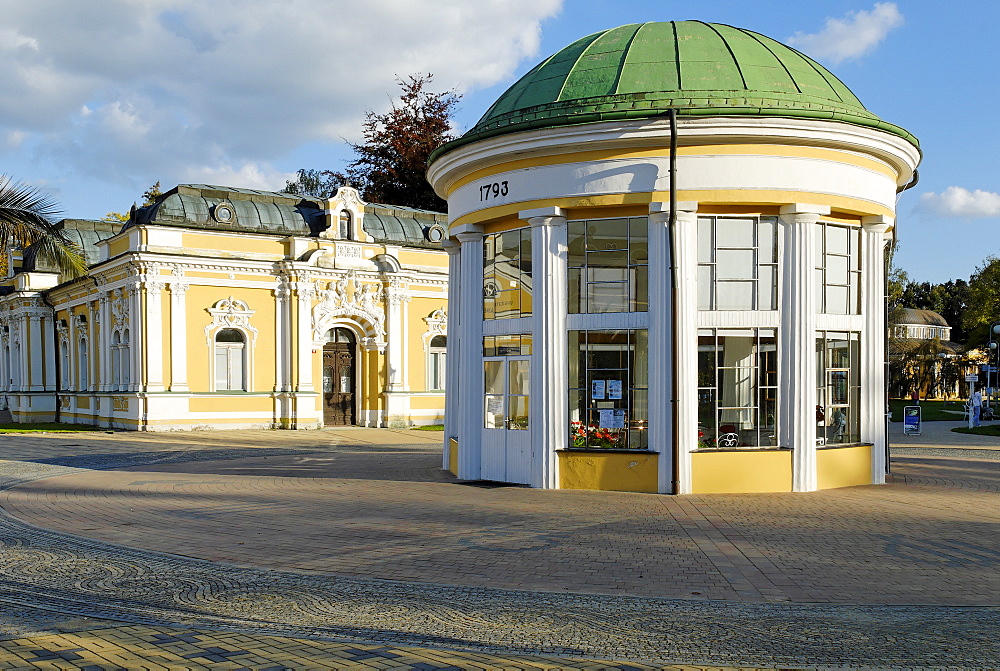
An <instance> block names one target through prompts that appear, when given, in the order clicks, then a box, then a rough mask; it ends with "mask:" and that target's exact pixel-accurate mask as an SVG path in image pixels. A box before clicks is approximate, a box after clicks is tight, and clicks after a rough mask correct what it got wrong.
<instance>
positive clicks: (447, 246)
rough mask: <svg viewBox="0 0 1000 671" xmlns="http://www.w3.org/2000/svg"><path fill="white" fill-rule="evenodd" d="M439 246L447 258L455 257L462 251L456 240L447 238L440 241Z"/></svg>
mask: <svg viewBox="0 0 1000 671" xmlns="http://www.w3.org/2000/svg"><path fill="white" fill-rule="evenodd" d="M441 246H442V247H444V250H445V251H446V252H448V256H456V255H458V253H459V252H461V251H462V245H461V243H460V242H459V241H458V240H455V239H453V238H447V239H445V240H442V241H441Z"/></svg>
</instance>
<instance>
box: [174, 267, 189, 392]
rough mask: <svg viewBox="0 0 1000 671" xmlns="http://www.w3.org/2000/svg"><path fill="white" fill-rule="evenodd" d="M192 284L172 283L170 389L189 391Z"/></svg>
mask: <svg viewBox="0 0 1000 671" xmlns="http://www.w3.org/2000/svg"><path fill="white" fill-rule="evenodd" d="M189 286H190V285H188V284H186V283H184V282H171V283H170V391H174V392H187V391H189V389H188V382H187V299H186V298H185V295H186V294H187V290H188V288H189Z"/></svg>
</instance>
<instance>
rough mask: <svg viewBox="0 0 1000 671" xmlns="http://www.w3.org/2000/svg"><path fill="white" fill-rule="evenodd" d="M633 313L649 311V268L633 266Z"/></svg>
mask: <svg viewBox="0 0 1000 671" xmlns="http://www.w3.org/2000/svg"><path fill="white" fill-rule="evenodd" d="M631 273H632V279H633V284H632V290H631V293H632V312H646V311H647V310H649V287H648V285H647V282H648V277H649V268H648V266H633V267H632V270H631Z"/></svg>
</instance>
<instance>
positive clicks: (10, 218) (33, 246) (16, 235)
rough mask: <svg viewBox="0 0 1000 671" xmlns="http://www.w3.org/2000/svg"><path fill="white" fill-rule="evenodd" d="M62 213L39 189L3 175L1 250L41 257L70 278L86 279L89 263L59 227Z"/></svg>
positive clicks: (0, 210) (0, 198)
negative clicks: (57, 220) (17, 251)
mask: <svg viewBox="0 0 1000 671" xmlns="http://www.w3.org/2000/svg"><path fill="white" fill-rule="evenodd" d="M58 214H59V210H58V207H57V206H56V204H55V203H54V202H53V201H52V200H50V199H49V197H48V196H46V195H45V194H43V193H41V192H40V191H38V190H37V189H35V188H33V187H30V186H26V185H25V184H21V183H20V182H12V181H11V180H10V178H9V177H7V176H6V175H0V238H2V241H0V249H2V251H3V252H4V253H5V254H6V252H7V250H8V249H9V248H11V247H13V248H19V249H24V250H27V251H30V252H31V253H33V254H36V255H40V256H41V257H43V258H45V259H47V260H48V261H50V262H52V263H54V264H55V266H56V267H58V268H59V270H60V271H62V272H63V273H65V274H67V275H68V276H70V277H76V276H78V275H82V274H83V273H84V272H86V270H87V262H86V260H85V259H84V257H83V254H82V252H81V251H80V248H79V247H77V246H76V245H75V244H73V242H71V241H70V239H69V238H67V237H66V234H65V233H63V231H62V229H61V228H60V227H59V225H58V223H56V222H55V218H56V216H58Z"/></svg>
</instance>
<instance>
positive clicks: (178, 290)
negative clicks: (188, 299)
mask: <svg viewBox="0 0 1000 671" xmlns="http://www.w3.org/2000/svg"><path fill="white" fill-rule="evenodd" d="M190 288H191V285H190V284H188V283H187V282H171V283H170V295H171V296H173V297H174V298H177V299H180V298H184V294H185V293H187V290H188V289H190Z"/></svg>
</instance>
